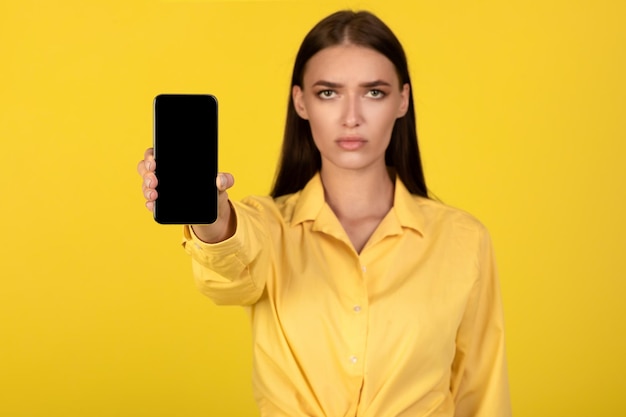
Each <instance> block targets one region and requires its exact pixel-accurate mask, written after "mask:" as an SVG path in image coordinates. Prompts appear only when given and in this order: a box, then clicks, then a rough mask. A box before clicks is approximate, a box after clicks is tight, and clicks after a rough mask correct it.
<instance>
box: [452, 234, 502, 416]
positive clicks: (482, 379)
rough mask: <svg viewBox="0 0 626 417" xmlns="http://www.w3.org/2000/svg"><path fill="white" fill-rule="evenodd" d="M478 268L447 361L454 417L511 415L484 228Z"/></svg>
mask: <svg viewBox="0 0 626 417" xmlns="http://www.w3.org/2000/svg"><path fill="white" fill-rule="evenodd" d="M477 268H478V279H477V280H476V282H475V283H474V286H473V288H472V292H471V295H470V298H469V300H468V305H467V309H466V311H465V315H464V317H463V319H462V321H461V325H460V327H459V330H458V334H457V348H456V356H455V359H454V362H453V365H452V380H451V386H450V389H451V392H452V395H453V397H454V400H455V404H456V412H455V414H454V416H455V417H510V416H511V401H510V394H509V383H508V373H507V365H506V354H505V344H504V317H503V309H502V299H501V296H500V287H499V282H498V274H497V269H496V265H495V259H494V255H493V248H492V244H491V239H490V237H489V234H488V233H487V231H486V230H485V229H484V228H483V229H482V233H481V239H480V242H479V251H478V258H477Z"/></svg>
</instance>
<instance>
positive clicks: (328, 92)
mask: <svg viewBox="0 0 626 417" xmlns="http://www.w3.org/2000/svg"><path fill="white" fill-rule="evenodd" d="M317 95H318V96H319V97H320V98H323V99H328V98H333V97H334V96H335V92H334V91H333V90H322V91H318V92H317Z"/></svg>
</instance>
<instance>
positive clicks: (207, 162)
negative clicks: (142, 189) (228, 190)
mask: <svg viewBox="0 0 626 417" xmlns="http://www.w3.org/2000/svg"><path fill="white" fill-rule="evenodd" d="M154 159H155V161H156V169H155V174H156V177H157V181H158V183H157V187H156V190H157V193H158V198H157V199H156V201H155V204H154V219H155V220H156V221H157V222H158V223H161V224H210V223H213V222H215V220H216V219H217V194H218V192H217V186H216V185H215V178H216V176H217V99H216V98H215V96H213V95H210V94H160V95H158V96H156V97H155V99H154Z"/></svg>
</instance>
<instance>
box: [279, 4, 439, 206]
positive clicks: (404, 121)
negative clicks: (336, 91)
mask: <svg viewBox="0 0 626 417" xmlns="http://www.w3.org/2000/svg"><path fill="white" fill-rule="evenodd" d="M345 43H350V44H354V45H358V46H363V47H367V48H371V49H373V50H375V51H378V52H379V53H381V54H383V55H384V56H386V57H387V58H388V59H389V60H390V61H391V62H392V63H393V64H394V66H395V68H396V72H397V74H398V78H399V80H400V88H402V86H403V85H404V84H409V85H411V79H410V76H409V69H408V63H407V59H406V55H405V53H404V49H403V48H402V45H401V44H400V41H398V39H397V38H396V36H395V35H394V34H393V32H392V31H391V29H389V27H387V25H385V23H384V22H383V21H381V20H380V19H379V18H378V17H376V16H375V15H373V14H372V13H370V12H366V11H360V12H354V11H350V10H344V11H339V12H336V13H333V14H332V15H330V16H328V17H326V18H325V19H323V20H321V21H320V22H319V23H318V24H317V25H315V27H313V29H311V31H310V32H309V33H308V34H307V35H306V37H305V38H304V40H303V41H302V44H301V45H300V49H299V51H298V54H297V56H296V61H295V64H294V67H293V74H292V77H291V88H290V90H289V91H290V94H289V106H288V108H287V121H286V124H285V133H284V138H283V145H282V152H281V156H280V160H279V163H278V168H277V173H276V178H275V181H274V185H273V187H272V191H271V193H270V194H271V196H272V197H274V198H276V197H279V196H282V195H286V194H291V193H294V192H297V191H299V190H301V189H302V188H304V186H305V185H306V183H307V182H308V181H309V180H310V179H311V178H312V177H313V176H314V175H315V174H316V173H317V171H319V170H320V168H321V166H322V158H321V155H320V152H319V150H318V149H317V147H316V146H315V143H314V142H313V135H312V133H311V127H310V125H309V121H308V120H305V119H303V118H301V117H300V116H299V115H298V114H297V113H296V111H295V108H294V102H293V97H292V95H291V91H292V90H293V87H294V86H296V85H297V86H300V87H302V83H303V78H304V70H305V66H306V63H307V62H308V61H309V59H311V57H312V56H313V55H315V54H316V53H318V52H319V51H321V50H322V49H324V48H328V47H331V46H336V45H340V44H345ZM385 163H386V164H387V166H389V167H392V168H393V169H394V170H395V172H396V175H398V176H399V177H400V179H401V180H402V182H403V183H404V185H405V186H406V187H407V189H408V190H409V192H411V193H412V194H416V195H420V196H422V197H428V190H427V188H426V181H425V179H424V172H423V168H422V161H421V158H420V152H419V146H418V143H417V127H416V122H415V109H414V106H413V93H412V91H411V94H410V95H409V107H408V111H407V113H406V114H405V115H404V116H403V117H401V118H398V119H397V120H396V121H395V124H394V127H393V131H392V133H391V140H390V142H389V146H388V147H387V150H386V152H385Z"/></svg>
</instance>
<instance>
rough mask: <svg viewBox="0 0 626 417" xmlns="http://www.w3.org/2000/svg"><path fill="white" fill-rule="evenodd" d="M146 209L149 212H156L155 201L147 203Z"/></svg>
mask: <svg viewBox="0 0 626 417" xmlns="http://www.w3.org/2000/svg"><path fill="white" fill-rule="evenodd" d="M146 208H147V209H148V210H149V211H152V212H154V201H146Z"/></svg>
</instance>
